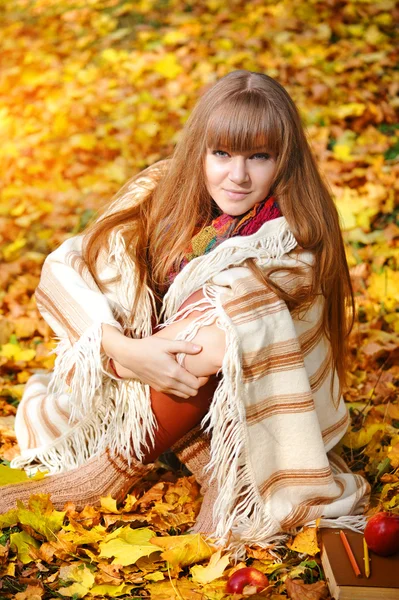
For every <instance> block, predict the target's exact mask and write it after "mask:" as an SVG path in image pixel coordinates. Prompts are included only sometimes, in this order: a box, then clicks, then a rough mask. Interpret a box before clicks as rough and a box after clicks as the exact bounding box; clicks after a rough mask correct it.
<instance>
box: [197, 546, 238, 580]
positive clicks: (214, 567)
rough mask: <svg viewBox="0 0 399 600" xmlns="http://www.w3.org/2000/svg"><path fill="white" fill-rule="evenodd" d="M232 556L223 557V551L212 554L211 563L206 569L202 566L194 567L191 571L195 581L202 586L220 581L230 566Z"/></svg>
mask: <svg viewBox="0 0 399 600" xmlns="http://www.w3.org/2000/svg"><path fill="white" fill-rule="evenodd" d="M229 560H230V554H226V555H225V556H222V551H221V550H218V551H217V552H215V554H212V556H211V559H210V561H209V563H208V564H207V565H206V567H204V566H202V565H194V566H193V567H191V569H190V573H191V575H192V578H193V581H195V582H196V583H199V584H201V585H206V584H207V583H210V582H211V581H214V580H215V579H219V577H221V576H222V575H223V573H224V570H225V569H226V567H227V566H228V564H229Z"/></svg>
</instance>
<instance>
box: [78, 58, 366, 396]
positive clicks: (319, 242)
mask: <svg viewBox="0 0 399 600" xmlns="http://www.w3.org/2000/svg"><path fill="white" fill-rule="evenodd" d="M259 146H266V147H267V148H268V151H270V152H271V153H272V154H273V155H274V157H275V159H276V173H275V178H274V181H273V184H272V187H271V190H270V191H271V193H273V195H274V196H276V198H277V199H278V202H279V205H280V208H281V211H282V213H283V215H284V216H285V218H286V219H287V221H288V224H289V227H290V229H291V231H292V232H293V234H294V236H295V238H296V240H297V241H298V244H299V246H300V247H301V248H303V249H305V250H309V251H311V252H312V253H314V255H315V264H314V268H313V275H312V283H311V285H310V287H309V288H308V290H307V292H306V293H305V294H304V293H303V289H302V290H301V292H300V293H298V294H297V295H295V293H294V294H290V293H288V292H287V291H285V290H283V289H282V288H280V287H279V286H278V285H277V284H276V282H275V281H273V280H272V278H271V277H270V272H269V274H266V273H264V272H263V273H262V272H261V271H260V270H259V269H258V268H257V267H256V265H255V263H254V262H253V261H248V265H249V267H250V268H251V270H252V271H253V272H254V273H255V274H256V276H257V277H258V278H260V279H261V280H262V281H264V283H265V284H267V285H271V286H272V287H273V288H274V289H275V290H276V292H277V293H278V294H279V295H280V296H281V297H283V299H284V300H286V301H287V302H289V304H290V307H294V308H295V307H297V308H298V307H300V306H303V305H304V304H309V303H310V302H311V301H312V299H314V298H315V297H316V295H317V294H320V293H322V294H323V296H324V299H325V302H324V312H323V318H322V329H323V332H324V333H325V335H326V336H327V338H328V340H329V341H330V344H331V357H332V366H333V368H335V369H336V371H337V374H338V378H339V381H340V384H341V386H342V385H343V384H344V383H345V371H346V365H347V358H348V349H347V339H348V335H349V333H350V331H351V329H352V326H353V319H354V310H353V292H352V287H351V282H350V277H349V272H348V267H347V262H346V258H345V250H344V244H343V240H342V234H341V230H340V225H339V217H338V213H337V209H336V207H335V204H334V201H333V199H332V195H331V192H330V190H329V188H328V185H327V183H326V181H325V180H324V179H323V178H322V176H321V174H320V172H319V170H318V166H317V163H316V160H315V158H314V156H313V154H312V151H311V148H310V145H309V143H308V141H307V138H306V133H305V131H304V128H303V125H302V123H301V119H300V115H299V112H298V109H297V108H296V106H295V104H294V102H293V100H292V99H291V97H290V96H289V94H288V93H287V91H286V90H285V89H284V88H283V86H282V85H281V84H280V83H278V82H277V81H276V80H275V79H273V78H271V77H269V76H268V75H264V74H261V73H254V72H251V71H246V70H238V71H233V72H231V73H229V74H228V75H226V76H225V77H223V78H221V79H220V80H218V81H217V82H216V83H215V84H214V85H213V86H212V87H211V88H210V89H208V90H207V91H206V93H204V94H203V95H202V97H201V98H200V100H199V101H198V102H197V104H196V105H195V107H194V109H193V111H192V113H191V115H190V117H189V118H188V120H187V122H186V124H185V126H184V128H183V129H182V131H181V133H180V138H179V141H178V143H177V144H176V146H175V149H174V152H173V155H172V156H171V157H170V158H169V159H168V160H164V161H160V162H159V163H156V164H155V165H153V166H151V167H149V168H148V169H147V170H146V171H144V172H142V173H139V174H138V175H136V176H135V177H133V178H132V179H131V180H129V181H128V182H127V183H126V185H125V186H124V187H123V188H122V189H121V190H120V191H119V192H118V193H117V195H116V197H115V198H114V199H113V200H114V201H115V202H117V200H118V198H120V197H122V196H123V195H126V191H127V192H129V188H130V187H131V188H132V190H134V189H135V188H134V183H135V182H139V181H140V177H142V176H143V175H146V174H147V173H148V174H150V175H151V180H152V184H151V185H150V186H149V187H148V189H147V190H146V191H145V193H143V191H142V190H141V193H140V194H138V195H136V196H135V193H134V192H132V194H131V203H130V205H129V206H128V207H127V208H124V209H123V210H119V211H117V212H114V213H113V214H109V215H108V216H106V217H105V218H102V219H99V220H98V221H97V222H95V223H93V224H92V225H91V226H90V227H89V228H88V229H87V230H86V232H85V233H86V235H85V244H84V253H83V258H84V260H85V261H86V263H87V265H88V267H89V269H90V272H91V273H92V275H93V277H94V279H95V281H96V282H97V285H98V286H99V288H100V289H101V290H102V291H103V292H105V291H106V286H104V284H103V283H102V282H101V281H100V280H99V277H98V271H97V258H98V256H99V253H100V251H102V250H103V249H104V248H107V246H108V239H109V236H110V233H111V231H112V230H114V229H115V228H119V227H121V226H123V228H124V237H125V242H126V249H127V251H128V252H129V254H130V255H131V257H132V260H133V261H134V263H135V266H136V273H137V275H135V277H136V276H137V279H136V288H137V292H138V293H137V297H136V301H135V304H134V306H133V307H132V313H134V312H135V311H136V308H137V302H138V298H139V296H140V294H141V293H142V292H143V291H144V287H145V286H146V285H148V286H149V287H150V288H151V289H152V290H153V291H154V294H155V296H156V298H157V299H158V302H159V304H160V303H161V301H162V294H163V292H164V291H165V289H166V287H167V279H168V273H169V271H170V270H171V269H172V268H174V267H176V265H179V264H180V261H181V259H182V257H183V255H184V251H185V249H186V248H187V246H188V244H189V242H190V240H191V238H192V235H193V231H194V228H195V226H196V225H197V224H198V223H203V224H204V225H206V224H208V223H209V222H210V219H211V218H212V216H213V213H212V198H211V197H210V195H209V193H208V191H207V188H206V184H205V172H204V159H205V154H206V151H207V148H213V149H217V148H219V147H223V148H229V149H230V150H231V151H233V152H247V151H251V150H252V149H253V148H256V147H259Z"/></svg>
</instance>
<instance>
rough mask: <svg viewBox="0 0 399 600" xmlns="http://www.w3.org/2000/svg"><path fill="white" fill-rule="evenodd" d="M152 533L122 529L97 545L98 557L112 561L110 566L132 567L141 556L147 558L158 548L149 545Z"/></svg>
mask: <svg viewBox="0 0 399 600" xmlns="http://www.w3.org/2000/svg"><path fill="white" fill-rule="evenodd" d="M153 538H154V532H153V531H151V529H148V528H145V527H144V528H140V529H131V528H130V527H122V528H119V529H117V530H116V531H114V532H112V534H109V535H108V536H106V538H105V540H104V542H102V543H101V544H100V545H99V548H100V556H101V557H103V556H104V557H106V558H111V557H112V556H113V557H114V560H113V561H112V563H111V564H118V565H122V566H124V567H125V566H128V565H133V564H134V563H135V562H136V561H137V560H138V559H139V558H141V557H142V556H149V555H150V554H152V553H153V552H157V551H159V548H158V547H157V546H155V545H154V544H152V543H151V541H150V540H152V539H153Z"/></svg>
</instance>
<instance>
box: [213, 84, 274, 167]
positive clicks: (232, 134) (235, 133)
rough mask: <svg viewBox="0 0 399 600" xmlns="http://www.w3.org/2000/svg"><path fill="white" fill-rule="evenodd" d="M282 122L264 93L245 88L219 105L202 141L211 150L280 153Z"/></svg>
mask: <svg viewBox="0 0 399 600" xmlns="http://www.w3.org/2000/svg"><path fill="white" fill-rule="evenodd" d="M282 128H283V124H282V122H281V119H280V118H279V115H278V113H277V112H276V111H275V109H274V107H273V105H272V104H271V103H269V102H267V100H266V99H265V97H264V95H262V96H261V95H260V94H256V93H254V91H253V90H252V91H247V93H245V94H239V95H237V96H234V97H233V98H230V99H228V100H227V101H225V102H223V103H222V104H221V105H219V106H218V107H217V108H216V109H215V110H214V111H213V112H212V114H211V116H210V117H209V120H208V124H207V129H206V135H205V143H206V146H207V148H211V149H213V150H216V149H220V150H231V151H232V152H251V151H254V152H255V151H256V152H261V151H263V152H265V151H267V152H269V153H270V154H272V155H273V157H274V158H277V156H278V155H279V154H280V145H281V139H282Z"/></svg>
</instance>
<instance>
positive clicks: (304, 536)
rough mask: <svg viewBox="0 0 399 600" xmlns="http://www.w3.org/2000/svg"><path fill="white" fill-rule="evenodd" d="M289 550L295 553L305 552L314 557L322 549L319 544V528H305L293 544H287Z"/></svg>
mask: <svg viewBox="0 0 399 600" xmlns="http://www.w3.org/2000/svg"><path fill="white" fill-rule="evenodd" d="M287 546H288V548H290V549H291V550H294V551H295V552H303V553H305V554H309V555H310V556H314V555H315V554H317V553H318V552H320V548H319V546H318V544H317V528H316V527H304V528H303V530H302V531H300V532H299V533H298V534H297V535H296V536H295V538H294V539H293V541H292V542H288V543H287Z"/></svg>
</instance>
